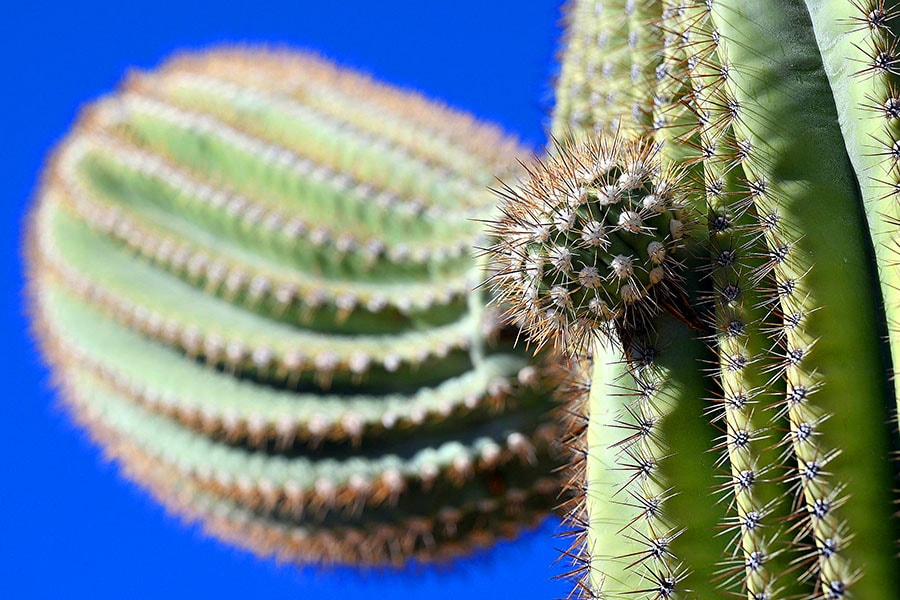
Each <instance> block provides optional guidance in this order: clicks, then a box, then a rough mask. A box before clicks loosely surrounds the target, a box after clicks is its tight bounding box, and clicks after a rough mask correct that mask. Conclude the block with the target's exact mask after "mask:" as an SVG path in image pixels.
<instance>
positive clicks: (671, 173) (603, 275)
mask: <svg viewBox="0 0 900 600" xmlns="http://www.w3.org/2000/svg"><path fill="white" fill-rule="evenodd" d="M681 179H682V175H681V173H680V172H679V171H678V170H674V169H671V168H668V167H667V166H665V165H663V163H662V161H661V159H660V154H659V149H658V148H657V147H656V146H654V145H653V144H652V143H650V142H648V141H645V140H627V139H624V138H621V137H600V138H597V139H593V140H587V141H584V142H578V143H576V142H571V141H566V142H563V143H560V144H559V145H558V147H557V148H556V149H555V150H554V151H553V152H552V153H551V154H550V155H549V156H548V157H547V158H546V159H545V160H543V161H538V162H535V163H534V164H533V165H531V166H529V167H528V168H527V177H526V178H525V179H524V180H522V181H521V182H519V183H518V185H517V186H515V187H506V188H505V189H504V190H503V192H502V197H503V201H504V202H503V206H502V214H503V215H504V217H503V218H502V219H501V220H499V221H498V222H496V223H494V224H493V233H494V234H495V235H496V236H497V241H496V244H495V245H494V247H493V248H492V252H493V254H494V255H495V259H496V260H498V261H499V263H500V269H499V271H498V272H497V274H496V275H495V276H494V283H495V284H496V288H497V289H498V290H499V292H500V295H501V298H502V299H503V300H504V301H506V302H508V303H509V305H510V307H511V308H510V315H511V316H512V318H513V320H515V321H519V322H521V323H522V324H524V325H525V326H526V327H527V328H528V329H530V331H531V333H532V337H533V339H534V340H535V341H537V342H539V343H541V342H543V341H545V340H548V339H553V340H555V341H557V342H559V341H562V343H565V344H570V343H576V344H577V343H579V342H581V341H584V339H585V336H586V335H588V334H590V333H591V332H597V331H603V330H605V329H606V327H607V326H608V325H609V324H610V323H613V322H615V321H616V320H619V319H623V318H628V316H629V313H635V314H636V315H640V314H641V313H647V312H652V311H654V310H655V309H656V307H657V306H658V305H659V303H660V300H661V299H663V298H664V297H665V296H666V295H669V294H672V293H673V289H674V288H673V286H672V285H671V284H673V283H675V282H676V281H677V280H678V279H679V278H678V276H677V271H676V267H677V263H676V262H675V261H674V260H673V258H672V256H673V254H674V251H675V249H676V248H677V247H678V246H679V245H680V244H681V241H680V240H681V238H682V236H683V234H684V215H682V214H681V213H682V206H681V198H680V197H679V195H678V190H680V189H682V188H683V186H682V185H681ZM560 334H562V335H560Z"/></svg>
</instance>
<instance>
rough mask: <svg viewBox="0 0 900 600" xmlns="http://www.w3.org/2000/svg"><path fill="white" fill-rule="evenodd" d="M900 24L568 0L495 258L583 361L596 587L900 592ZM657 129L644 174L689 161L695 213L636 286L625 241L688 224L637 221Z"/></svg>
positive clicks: (580, 373)
mask: <svg viewBox="0 0 900 600" xmlns="http://www.w3.org/2000/svg"><path fill="white" fill-rule="evenodd" d="M898 28H900V10H898V6H897V4H896V3H894V2H886V1H884V0H852V1H851V0H806V1H805V2H804V1H800V0H752V1H735V0H706V1H704V2H699V1H698V2H693V1H682V0H597V1H594V0H576V1H574V2H572V3H570V5H569V7H568V13H567V35H566V40H565V48H564V52H563V64H562V68H561V70H560V76H559V80H558V84H557V106H556V112H555V114H554V120H553V127H552V129H553V134H554V138H555V141H554V144H553V147H552V148H551V151H550V156H549V157H548V158H546V159H545V160H544V162H543V163H542V164H540V165H536V166H533V167H531V168H530V169H529V174H528V177H527V178H526V179H525V180H524V181H523V182H522V183H521V184H520V185H519V186H517V187H515V188H514V189H513V190H507V191H506V192H505V193H504V196H505V198H504V199H503V208H502V211H503V217H502V218H501V219H500V220H499V221H498V223H497V224H496V225H495V229H496V231H497V232H498V233H499V234H500V236H501V239H500V241H499V242H497V243H496V245H495V246H494V250H495V252H494V256H493V259H492V260H494V261H495V262H496V263H497V264H496V265H495V266H496V267H497V268H498V269H499V271H498V274H497V275H496V276H495V277H494V282H495V283H496V284H497V286H498V287H499V289H500V290H501V291H502V292H504V294H503V296H504V298H506V299H507V300H508V301H510V303H511V304H512V305H513V307H512V309H511V314H512V316H513V318H515V319H517V320H518V321H520V322H522V323H525V324H526V325H530V326H531V329H532V330H533V331H534V335H536V336H537V337H538V339H539V340H542V341H544V342H545V343H548V344H555V345H557V346H559V347H561V348H563V349H565V350H566V351H567V352H568V354H569V355H570V358H571V361H572V364H571V366H570V367H569V370H570V374H569V377H570V383H569V384H568V386H567V388H568V391H569V393H570V395H571V396H572V400H571V410H570V412H571V413H572V414H573V415H574V416H573V424H572V427H571V431H570V435H569V440H568V443H569V445H570V446H571V447H572V449H573V450H574V456H575V463H574V464H573V467H572V485H571V487H572V489H573V490H575V491H576V493H577V494H578V496H579V497H580V501H578V502H576V503H575V504H574V508H573V510H572V512H571V514H570V523H571V525H572V527H571V529H572V535H573V536H574V539H573V548H572V550H571V551H570V553H569V554H570V555H571V556H572V557H574V560H575V566H574V570H573V574H574V575H575V576H576V590H575V591H576V593H577V594H580V595H581V596H582V597H585V598H623V599H624V598H629V599H630V598H654V599H670V598H699V599H704V600H706V599H711V598H727V597H743V598H747V599H748V600H769V599H776V598H803V599H840V598H856V599H859V600H881V599H884V600H889V599H896V598H900V564H898V559H897V552H898V547H897V545H898V541H900V527H898V525H900V523H898V519H897V516H896V512H897V508H896V500H897V498H896V489H897V488H898V485H897V483H898V482H897V471H898V464H897V458H896V456H895V452H896V449H897V448H898V446H900V444H898V439H900V438H898V432H897V398H898V392H897V390H898V389H900V388H898V385H900V384H898V382H897V380H896V378H895V377H894V376H893V373H894V372H896V369H897V367H896V365H897V364H898V361H900V328H898V313H897V311H898V309H900V305H898V300H900V298H898V289H900V287H898V285H897V277H898V270H897V263H898V246H897V240H898V234H900V232H898V225H900V218H898V217H900V213H898V212H897V211H898V208H897V207H898V203H897V198H898V190H900V184H898V181H900V170H898V161H900V152H898V148H900V141H898V136H900V130H898V129H897V124H898V119H900V110H898V107H900V99H898V90H900V87H898V76H900V37H898V31H900V29H898ZM635 144H636V145H638V146H639V147H650V148H653V149H654V152H656V153H658V158H659V165H658V166H657V167H656V168H650V169H649V170H648V173H647V178H646V179H645V181H647V182H648V185H651V184H652V181H653V178H654V177H655V176H657V175H656V173H665V172H672V171H675V172H679V171H681V172H683V174H684V176H683V178H682V179H681V181H680V184H679V186H678V190H677V195H678V197H679V198H681V206H680V209H679V210H680V211H681V212H682V213H683V214H682V215H680V216H679V220H680V221H682V222H683V223H684V224H685V227H684V231H683V239H682V241H681V243H680V244H678V245H677V246H679V247H675V246H676V245H674V244H673V243H672V242H673V240H672V239H671V238H666V239H663V240H659V241H660V243H662V244H663V245H664V246H665V247H666V249H667V258H666V260H667V261H670V262H669V263H668V264H669V266H670V267H671V268H672V270H673V274H672V276H671V277H667V281H669V282H673V283H675V284H676V289H675V290H674V291H672V290H670V291H669V292H668V293H663V294H662V295H660V294H647V295H644V296H642V297H641V298H633V299H632V302H631V303H630V306H629V303H628V302H625V300H626V298H625V294H622V290H624V289H625V287H626V286H628V285H634V284H635V281H633V280H628V279H626V278H622V277H621V276H620V274H617V273H615V269H613V270H612V272H611V273H610V269H609V266H610V265H611V263H610V261H609V254H613V255H615V254H616V253H623V255H624V256H625V257H626V259H629V258H630V259H631V262H632V264H634V265H639V264H640V265H643V264H644V263H645V262H646V257H647V255H648V253H647V252H646V250H645V246H646V244H645V243H644V240H643V238H644V237H645V236H648V235H658V234H660V233H662V234H664V235H668V233H667V232H665V231H664V229H661V228H660V227H659V225H658V223H657V222H656V221H653V220H652V219H651V218H650V217H651V213H650V212H649V211H641V210H638V211H635V212H637V213H638V214H637V218H636V219H626V220H622V219H617V218H616V215H617V214H619V213H620V211H623V210H626V208H627V205H631V206H634V205H635V202H636V199H635V198H633V194H634V192H633V191H629V190H632V188H631V186H630V185H625V183H627V182H623V181H621V180H618V183H617V184H616V186H615V189H613V190H610V189H609V185H610V178H611V176H612V175H615V177H614V178H618V177H621V175H620V174H619V173H620V172H621V171H623V170H624V171H627V170H628V169H629V166H628V165H629V164H633V163H634V158H633V155H634V153H633V152H630V151H628V148H630V147H634V145H635ZM604 145H605V146H607V147H610V146H615V147H619V148H621V149H622V151H621V152H619V153H618V154H617V153H612V156H613V157H614V158H613V159H612V160H609V158H608V157H606V156H603V157H602V158H603V160H595V159H594V156H596V153H594V151H593V149H594V148H597V147H598V146H599V147H603V146H604ZM573 165H574V166H573ZM582 172H587V173H589V176H588V177H582V176H581V174H582ZM561 188H562V189H569V190H571V191H572V193H570V194H566V195H564V196H557V195H554V194H552V193H550V192H551V191H552V190H556V189H561ZM634 189H638V190H639V195H641V196H646V197H648V198H650V197H652V196H654V197H655V196H656V195H658V194H657V193H656V190H655V189H654V188H653V187H652V185H651V187H649V188H646V189H645V188H634ZM616 191H619V192H622V193H621V194H619V195H618V196H616V194H614V193H610V192H616ZM610 197H617V198H619V200H617V201H616V202H612V203H610V202H609V201H608V199H609V198H610ZM655 201H656V200H655V198H654V199H653V200H652V201H651V202H650V204H653V203H655ZM632 210H633V209H632ZM566 211H571V212H573V213H574V214H575V215H576V217H575V218H573V219H572V220H567V221H565V222H564V223H563V224H562V226H561V227H559V228H557V230H554V229H552V228H549V229H548V230H547V233H546V235H545V233H544V230H541V229H540V228H535V227H533V225H534V224H535V223H536V222H537V221H540V220H541V219H542V218H543V217H544V216H545V215H546V214H548V213H555V214H563V213H565V214H568V213H566ZM621 214H624V213H621ZM597 215H600V217H602V218H600V217H598V216H597ZM657 218H658V217H657ZM587 221H600V222H603V223H606V225H607V226H606V232H607V236H606V237H607V238H608V240H609V242H608V243H607V245H606V246H605V247H604V246H603V245H598V246H597V248H594V247H593V245H592V244H590V243H588V240H589V239H593V237H592V236H593V233H592V231H593V230H591V231H589V230H588V229H589V228H588V226H587V224H586V223H587ZM632 222H633V223H639V222H640V223H641V224H642V225H641V227H640V228H639V229H638V230H637V231H635V230H633V229H634V228H632V227H631V224H632ZM544 246H546V247H550V248H552V249H553V250H552V254H551V253H543V254H542V253H538V252H535V251H534V249H535V248H537V247H544ZM670 247H671V249H672V252H669V248H670ZM561 255H566V256H571V257H572V260H571V261H568V262H566V263H565V264H564V265H562V267H561V266H560V261H559V260H554V257H555V256H561ZM523 260H527V261H530V262H529V267H528V268H526V269H523V268H522V267H521V264H522V261H523ZM620 262H621V261H620ZM644 268H646V267H644ZM586 269H587V270H590V269H595V270H597V271H598V272H599V273H607V274H606V275H605V276H601V278H600V279H599V281H597V280H594V279H591V280H588V279H586V278H585V277H583V276H582V274H583V273H585V272H586V271H585V270H586ZM591 272H593V271H591ZM642 275H643V273H641V272H639V271H638V269H637V267H635V270H634V273H633V279H636V280H637V281H639V282H643V279H641V277H642ZM595 284H596V285H595ZM610 286H612V288H613V291H615V290H618V293H619V297H618V298H617V299H616V301H617V304H615V305H614V306H615V307H616V308H613V309H611V310H608V311H607V314H606V319H599V320H598V319H596V317H595V316H594V315H592V314H590V313H589V311H587V310H586V309H587V308H589V307H590V306H591V303H592V302H593V301H594V299H595V298H599V299H600V300H603V301H604V302H607V303H608V302H609V298H608V296H609V291H610V290H609V288H610ZM557 290H558V291H557ZM636 305H639V306H636ZM636 312H637V313H640V314H641V315H643V318H642V319H634V318H628V315H629V314H634V313H636ZM598 321H599V322H598ZM585 340H587V343H573V342H584V341H585Z"/></svg>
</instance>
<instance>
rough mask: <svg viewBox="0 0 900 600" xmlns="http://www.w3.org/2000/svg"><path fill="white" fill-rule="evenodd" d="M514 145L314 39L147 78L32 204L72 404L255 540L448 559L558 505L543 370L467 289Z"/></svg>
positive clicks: (178, 489) (69, 155)
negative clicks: (493, 189)
mask: <svg viewBox="0 0 900 600" xmlns="http://www.w3.org/2000/svg"><path fill="white" fill-rule="evenodd" d="M516 153H521V149H520V148H519V147H518V146H517V145H516V143H515V142H514V141H513V140H511V139H510V138H508V137H506V136H504V135H503V134H501V133H500V132H499V131H497V130H495V129H494V128H492V127H489V126H486V125H482V124H479V123H477V122H475V121H474V120H473V119H471V118H470V117H468V116H466V115H463V114H460V113H456V112H454V111H451V110H449V109H447V108H444V107H442V106H438V105H436V104H435V103H432V102H429V101H426V100H425V99H423V98H421V97H418V96H416V95H414V94H411V93H408V92H401V91H397V90H394V89H391V88H389V87H387V86H384V85H381V84H378V83H375V82H373V81H371V80H369V79H368V78H366V77H364V76H362V75H358V74H355V73H350V72H346V71H343V70H340V69H337V68H336V67H334V66H332V65H330V64H328V63H327V62H325V61H323V60H320V59H317V58H313V57H310V56H305V55H301V54H296V53H286V52H281V53H276V52H271V51H261V50H253V49H234V50H230V49H222V50H216V51H212V52H209V53H205V54H193V55H184V56H180V57H176V58H175V59H173V60H171V61H170V62H168V63H167V64H166V65H164V66H163V67H161V68H160V69H158V70H156V71H154V72H150V73H135V74H132V75H131V76H130V78H129V79H128V81H127V82H126V83H125V84H124V86H123V88H122V89H121V90H120V91H119V92H118V93H117V94H115V95H113V96H110V97H108V98H105V99H103V100H101V101H99V102H97V103H95V104H94V105H92V106H90V107H88V108H87V109H86V110H85V111H84V114H83V116H82V118H81V120H80V122H79V124H78V125H77V126H76V128H75V130H74V132H73V133H72V134H71V135H69V136H68V138H67V139H66V140H64V141H63V142H62V144H61V145H60V148H59V149H58V150H57V151H56V153H55V155H54V157H53V159H52V161H51V162H50V165H49V167H48V168H47V171H46V173H45V175H44V185H43V187H42V190H41V192H40V194H39V198H38V200H37V202H36V205H35V207H34V209H33V211H32V214H31V228H30V236H29V242H28V243H29V255H30V275H31V289H30V293H31V298H32V305H33V313H34V317H35V322H36V329H37V332H38V336H39V338H40V340H41V342H42V344H43V346H44V349H45V353H46V355H47V357H48V360H49V361H50V363H51V364H52V365H53V370H54V373H55V376H56V379H57V381H58V382H59V385H60V387H61V388H62V391H63V395H64V397H65V399H66V403H67V405H68V406H69V407H70V408H71V410H72V413H73V414H74V416H75V417H76V418H77V420H78V421H79V422H80V423H82V424H83V425H84V426H85V428H86V429H87V431H88V432H89V433H90V435H91V436H92V437H93V438H94V439H95V440H96V441H98V442H99V443H100V444H102V445H103V446H104V448H105V449H106V451H107V452H108V454H109V455H110V456H112V457H114V458H115V459H117V460H118V461H119V462H120V464H121V466H122V468H123V471H124V472H125V474H126V475H128V476H129V477H132V478H133V479H135V480H136V481H137V482H138V483H140V484H141V485H143V486H144V487H146V488H147V489H148V490H149V491H150V492H151V493H152V494H153V495H154V496H155V497H157V498H158V499H159V500H160V501H161V502H162V503H163V504H165V505H166V506H168V507H170V508H171V509H172V510H173V511H175V512H176V513H178V514H180V515H183V516H184V517H186V518H188V519H198V520H200V521H201V522H202V523H203V524H204V526H205V528H206V530H207V531H209V532H210V533H211V534H212V535H216V536H219V537H221V538H222V539H225V540H228V541H231V542H233V543H235V544H238V545H240V546H243V547H246V548H249V549H251V550H253V551H255V552H258V553H260V554H265V555H275V556H277V557H279V558H280V559H284V560H291V561H301V562H314V563H320V562H339V563H350V564H358V563H362V564H370V565H383V564H400V563H402V562H404V561H405V560H407V559H409V558H411V557H415V558H418V559H420V560H442V559H446V558H449V557H452V556H455V555H458V554H459V553H461V552H464V551H467V550H469V549H471V548H478V547H483V546H484V545H486V544H488V543H490V542H491V541H492V540H493V539H496V538H506V537H510V536H513V535H515V534H516V533H517V532H518V531H520V530H521V529H522V528H523V527H526V526H530V525H533V524H535V523H536V522H537V520H538V519H540V518H541V517H542V516H543V515H545V514H546V513H547V512H548V511H549V510H550V508H551V507H552V506H553V505H554V504H555V503H556V502H557V501H558V500H557V493H558V491H559V487H560V484H559V482H558V480H557V478H554V477H552V476H551V475H550V474H551V473H552V472H553V469H554V468H555V466H557V464H558V463H557V460H558V459H557V458H555V457H554V456H553V455H552V453H551V450H550V447H551V445H552V442H553V440H554V439H555V438H556V437H557V433H556V426H555V425H553V424H552V423H550V422H548V419H547V418H546V413H547V411H548V409H549V406H548V403H547V398H548V394H547V393H546V392H547V389H548V387H547V385H546V383H545V382H544V376H543V375H542V374H541V370H540V369H539V367H538V366H537V365H536V363H533V362H532V361H530V360H529V359H528V358H527V356H526V354H525V353H524V352H522V351H515V350H513V349H512V345H511V344H510V343H509V340H508V339H506V334H505V333H504V332H503V331H502V330H501V329H500V323H499V320H498V318H497V315H496V314H495V312H496V311H494V310H493V309H485V308H484V307H483V296H482V294H480V293H473V292H470V289H471V288H472V286H473V285H474V284H476V283H477V282H478V281H480V280H481V279H482V275H481V267H480V266H479V264H478V263H477V262H476V261H475V260H474V259H473V258H472V254H471V250H470V249H471V248H472V247H473V246H474V245H476V244H477V243H479V242H478V240H479V238H480V237H481V236H482V235H483V234H482V233H481V225H480V224H479V223H478V220H483V219H485V218H487V217H489V216H490V215H491V214H492V212H493V210H494V209H493V205H494V201H493V197H492V196H491V194H490V193H489V192H488V191H487V189H486V187H487V185H489V184H491V183H492V182H493V181H494V176H495V175H499V176H503V177H506V176H510V175H512V174H514V173H515V172H516V169H517V168H518V166H517V165H516V164H515V163H514V162H513V158H514V156H515V155H516Z"/></svg>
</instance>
